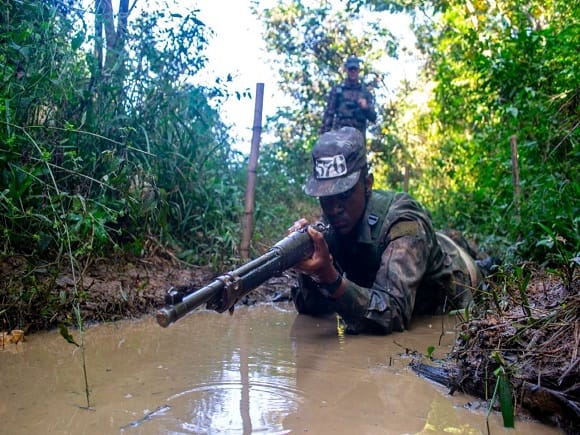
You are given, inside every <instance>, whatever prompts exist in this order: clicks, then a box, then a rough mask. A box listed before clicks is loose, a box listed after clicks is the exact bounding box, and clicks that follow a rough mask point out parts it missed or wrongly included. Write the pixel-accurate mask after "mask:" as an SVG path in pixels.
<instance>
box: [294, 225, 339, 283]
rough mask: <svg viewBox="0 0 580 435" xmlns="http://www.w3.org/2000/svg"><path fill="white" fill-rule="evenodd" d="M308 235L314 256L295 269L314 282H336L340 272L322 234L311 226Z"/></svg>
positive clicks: (297, 265)
mask: <svg viewBox="0 0 580 435" xmlns="http://www.w3.org/2000/svg"><path fill="white" fill-rule="evenodd" d="M307 231H308V235H309V236H310V238H311V239H312V243H313V245H314V252H313V253H312V255H311V256H310V257H309V258H307V259H305V260H303V261H301V262H300V263H298V264H296V266H294V269H295V270H296V271H298V272H301V273H303V274H305V275H309V276H310V277H311V278H312V279H313V280H314V281H316V282H318V283H321V284H325V283H331V282H334V281H336V278H337V276H338V272H337V271H336V269H335V267H334V264H333V262H332V255H331V254H330V252H329V250H328V244H327V243H326V240H324V236H323V235H322V233H321V232H319V231H317V230H316V229H314V228H313V227H311V226H309V227H308V229H307Z"/></svg>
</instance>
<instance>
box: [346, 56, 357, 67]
mask: <svg viewBox="0 0 580 435" xmlns="http://www.w3.org/2000/svg"><path fill="white" fill-rule="evenodd" d="M344 66H345V67H346V68H347V69H348V68H360V59H359V58H358V57H356V56H350V57H349V58H348V59H346V62H345V63H344Z"/></svg>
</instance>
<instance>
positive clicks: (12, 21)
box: [0, 0, 580, 323]
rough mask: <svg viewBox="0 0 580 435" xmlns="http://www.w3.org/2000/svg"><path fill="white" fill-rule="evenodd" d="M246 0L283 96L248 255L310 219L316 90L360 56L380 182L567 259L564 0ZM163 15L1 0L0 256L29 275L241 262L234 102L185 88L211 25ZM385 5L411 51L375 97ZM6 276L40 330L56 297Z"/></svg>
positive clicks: (443, 222) (573, 200)
mask: <svg viewBox="0 0 580 435" xmlns="http://www.w3.org/2000/svg"><path fill="white" fill-rule="evenodd" d="M333 5H334V6H333ZM336 5H338V6H340V7H338V8H337V6H336ZM254 7H255V13H256V14H257V15H259V16H260V17H261V18H262V21H263V24H264V29H265V30H264V39H265V41H266V44H267V48H268V50H269V51H270V52H271V53H273V54H274V55H275V56H276V59H277V60H276V63H275V66H276V68H277V69H278V73H279V77H280V83H279V85H280V89H281V91H282V92H283V93H285V94H286V95H287V96H289V97H290V98H291V99H292V104H290V105H288V106H287V107H280V108H279V110H278V111H277V113H276V115H275V116H273V117H272V119H269V120H267V124H266V130H267V132H268V133H269V137H274V138H275V139H274V140H271V141H270V142H269V143H264V142H263V145H262V154H261V156H260V165H259V174H258V178H259V181H258V191H257V192H256V200H257V202H256V205H255V210H256V215H255V231H254V239H253V242H254V246H253V248H254V249H255V250H257V251H261V250H263V249H265V248H266V247H267V246H269V245H270V244H271V243H273V242H275V241H276V240H278V239H279V238H280V237H281V236H282V235H283V234H284V231H285V229H286V228H287V227H288V225H289V224H290V223H291V222H293V221H294V220H295V219H296V218H297V217H300V216H308V217H311V218H315V217H316V213H317V205H316V203H315V202H314V201H312V200H310V199H308V198H304V195H303V194H302V191H301V185H302V183H303V181H304V179H305V178H306V176H307V175H308V172H309V168H310V159H309V151H310V149H311V147H312V145H313V144H314V142H315V140H316V138H317V135H318V129H319V126H320V119H321V114H322V110H323V107H324V98H325V95H326V93H327V92H328V90H329V88H330V86H331V85H332V84H333V83H334V82H336V81H338V80H340V77H341V65H342V62H343V60H344V58H345V57H346V56H347V55H350V54H353V53H356V54H359V55H361V57H363V59H364V61H365V71H364V72H365V78H366V81H367V86H368V87H369V88H371V89H373V91H374V92H375V95H376V98H377V108H378V111H379V122H378V123H377V124H376V125H374V126H372V128H371V130H370V144H369V146H370V149H371V151H372V158H373V165H374V171H375V174H376V177H375V178H376V179H377V180H378V181H379V187H383V188H395V189H399V188H401V187H402V184H401V183H402V182H401V180H402V174H403V172H404V171H405V170H406V171H407V172H408V173H409V174H410V181H409V192H410V193H411V194H413V195H415V196H416V197H417V198H418V199H420V200H421V201H423V202H424V203H425V205H427V206H428V207H429V208H430V209H431V210H432V212H433V215H434V218H435V221H436V224H437V226H438V227H453V228H456V229H459V230H463V231H465V232H467V233H468V234H470V235H472V236H474V237H477V238H478V239H479V241H480V242H481V243H482V244H483V245H484V247H485V248H486V249H487V250H488V251H491V252H493V251H494V250H496V251H502V252H503V253H505V252H508V253H509V254H510V255H511V256H512V258H513V259H530V260H538V261H540V262H542V263H552V264H553V263H567V262H568V261H569V260H570V258H572V257H574V256H575V255H576V253H578V251H580V236H579V226H580V218H579V217H578V216H579V215H580V213H579V212H578V198H579V197H580V188H579V184H578V179H579V177H578V168H579V167H580V151H579V147H578V140H579V133H578V125H579V122H580V116H579V115H580V109H579V104H578V103H579V99H580V95H579V93H580V86H579V80H580V72H579V68H580V66H579V65H580V63H579V61H578V56H577V53H578V48H579V47H578V45H579V43H578V41H579V40H580V26H579V24H578V21H577V18H576V17H578V16H580V11H579V10H578V9H579V7H580V6H578V3H577V2H565V1H563V0H556V1H550V2H548V1H540V0H535V1H530V2H525V3H522V2H520V1H515V0H501V1H494V2H487V1H485V0H473V1H467V2H465V1H450V2H438V1H420V2H419V1H411V0H410V1H401V2H391V1H380V0H366V1H365V0H360V1H356V0H349V1H344V2H342V3H340V2H326V1H318V0H311V1H306V0H304V1H300V0H288V1H280V2H279V3H278V4H277V5H276V6H274V7H271V8H261V7H260V5H259V2H256V3H255V6H254ZM171 10H172V9H171V5H170V4H167V5H165V7H160V8H156V9H155V10H146V11H144V12H136V11H135V10H132V9H130V5H129V2H127V1H125V0H120V1H119V8H118V11H117V13H116V14H114V13H113V10H112V2H110V1H95V2H94V4H93V5H92V8H91V9H90V10H87V11H84V10H82V9H81V8H80V4H79V3H78V2H75V1H74V0H69V1H66V2H60V1H59V2H53V1H40V0H39V1H27V2H21V1H12V0H0V15H1V16H0V26H1V32H0V79H1V81H2V84H1V86H0V144H1V146H0V210H1V211H0V230H1V231H2V245H1V247H0V254H1V255H2V257H3V258H8V257H12V256H25V257H26V258H27V259H28V261H29V262H30V270H31V271H32V270H33V269H35V268H37V267H38V264H39V262H40V263H44V264H43V266H42V267H43V268H47V269H49V270H51V271H54V274H55V276H56V273H57V271H58V270H59V269H60V268H61V267H62V265H63V262H69V261H70V262H71V266H72V267H73V269H75V270H78V271H82V270H84V268H86V267H88V265H89V264H90V263H91V261H93V260H94V259H95V258H98V257H103V256H109V257H110V256H114V255H123V254H126V253H131V254H134V255H138V256H141V255H148V254H152V253H156V252H158V253H171V255H176V256H178V257H179V258H181V259H183V260H185V261H187V262H189V263H191V264H199V265H210V266H220V267H224V266H226V265H228V264H230V263H235V262H236V261H238V260H237V249H238V246H237V245H238V240H239V238H240V218H241V215H242V212H243V198H244V183H245V177H246V173H245V171H246V165H245V163H246V161H245V158H246V156H243V155H241V154H240V153H239V152H237V151H235V148H234V147H233V145H234V144H233V143H232V139H231V138H230V137H229V135H228V127H227V126H226V125H224V123H223V122H222V120H221V118H220V114H219V108H220V104H221V102H223V101H224V100H225V99H227V98H232V97H234V98H235V97H236V96H238V97H239V96H240V95H243V96H247V95H246V94H245V93H244V92H240V91H238V90H235V89H231V86H230V84H229V82H228V78H227V77H225V78H222V77H216V78H215V83H214V84H213V85H212V86H207V85H202V84H200V81H198V80H197V77H198V75H199V72H200V71H202V70H203V69H204V68H205V67H206V63H207V59H206V56H205V53H204V50H205V48H206V46H207V44H208V41H209V38H211V36H212V32H211V29H208V28H207V27H206V26H205V25H204V23H203V22H201V21H200V19H199V18H198V16H197V13H196V11H195V10H191V11H190V12H188V13H184V14H180V13H175V12H171ZM386 13H406V14H409V15H410V16H411V17H413V30H414V32H415V35H416V38H417V42H418V48H419V50H420V56H421V58H422V59H423V61H424V63H423V65H422V69H421V74H420V78H419V80H418V81H417V82H415V83H410V82H407V83H405V84H404V86H403V87H401V88H400V89H399V91H398V94H397V95H396V97H395V98H391V99H390V100H389V97H387V89H391V86H390V84H389V77H388V76H387V75H386V74H385V73H384V72H382V71H381V70H380V67H378V66H377V65H379V64H380V61H384V60H385V59H387V60H388V59H394V58H396V57H397V56H399V55H400V50H401V48H400V47H399V45H398V40H397V38H396V37H395V36H394V35H393V34H392V33H391V32H390V31H389V29H388V28H385V26H384V24H383V21H381V17H382V16H383V14H386ZM248 104H249V106H250V105H251V102H250V101H249V102H248ZM512 138H513V139H512ZM510 140H511V141H512V142H514V143H515V144H517V146H518V152H519V167H520V169H521V173H520V180H521V185H520V186H519V188H520V190H521V193H520V195H519V197H516V196H514V188H513V182H512V161H511V155H510ZM508 248H509V249H508ZM7 286H8V292H7V294H5V295H2V301H1V302H2V305H1V307H0V314H2V313H3V312H8V311H10V310H12V309H15V307H19V308H18V309H22V306H23V304H24V305H26V306H27V307H28V308H27V309H30V310H34V309H35V310H37V311H41V310H44V311H45V312H44V314H43V316H45V318H46V319H47V323H50V319H52V318H53V316H54V313H55V311H57V309H58V305H59V304H60V303H61V302H63V301H62V300H61V299H62V297H61V296H62V295H61V296H54V295H53V294H51V293H50V292H49V293H47V294H44V295H42V294H41V293H42V290H41V289H40V286H39V284H38V283H36V282H34V279H33V274H31V275H30V282H29V283H28V285H27V287H26V289H23V288H22V286H20V285H19V286H14V287H11V284H10V283H8V284H7ZM79 297H82V294H81V295H80V296H79ZM59 298H60V299H59ZM49 299H50V300H49ZM47 300H49V302H48V303H47V302H46V301H47ZM2 307H3V308H2ZM47 307H48V308H47ZM55 307H56V308H55Z"/></svg>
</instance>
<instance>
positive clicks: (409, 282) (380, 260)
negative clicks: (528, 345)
mask: <svg viewBox="0 0 580 435" xmlns="http://www.w3.org/2000/svg"><path fill="white" fill-rule="evenodd" d="M312 159H313V164H314V170H313V174H312V176H311V177H310V179H309V180H308V182H307V184H306V185H305V188H304V190H305V193H306V194H307V195H310V196H315V197H318V198H319V201H320V206H321V208H322V213H323V221H325V222H326V223H328V224H330V226H331V229H332V233H331V235H330V236H329V237H327V239H328V243H327V241H326V239H325V238H324V237H323V235H322V234H321V233H320V232H318V231H316V229H314V228H312V227H311V226H309V227H308V233H309V235H310V237H311V238H312V240H313V242H314V253H313V254H312V256H311V257H310V258H308V259H306V260H303V261H302V262H300V263H299V264H298V265H296V267H295V268H294V269H295V270H296V271H297V272H299V274H298V285H297V286H296V287H295V288H293V289H292V298H293V301H294V305H295V306H296V309H297V311H298V312H299V313H301V314H309V315H326V314H331V313H338V314H339V315H340V316H341V317H342V319H343V321H344V323H345V324H346V331H347V332H348V333H359V332H369V333H378V334H388V333H390V332H392V331H403V330H404V329H406V328H408V327H409V324H410V322H411V316H412V315H414V314H434V313H437V312H441V311H446V310H448V309H456V308H461V307H465V306H466V305H467V304H468V303H469V302H470V301H472V292H471V290H472V289H475V288H477V286H478V285H479V283H480V281H481V279H482V275H481V271H480V270H479V268H478V266H477V264H476V263H475V261H474V259H473V258H472V257H471V256H470V255H469V254H468V253H467V252H466V251H465V250H463V249H462V248H461V247H460V246H459V245H458V244H457V243H455V242H454V241H453V240H451V239H450V238H449V237H447V236H445V235H444V234H442V233H439V232H436V231H435V230H434V229H433V225H432V221H431V216H430V213H429V212H428V211H427V210H425V209H424V208H423V207H422V206H421V205H420V204H419V203H418V202H417V201H416V200H415V199H413V198H412V197H411V196H409V195H408V194H406V193H397V192H393V191H380V190H372V187H373V175H372V173H370V172H369V169H368V165H367V158H366V151H365V145H364V139H363V136H362V134H361V133H360V132H359V131H358V130H356V129H355V128H352V127H343V128H342V129H340V130H334V131H330V132H327V133H324V134H322V135H321V137H320V138H319V140H318V141H317V143H316V145H315V146H314V148H313V150H312ZM306 225H308V221H307V220H306V219H300V220H298V221H297V222H296V223H295V224H294V225H293V226H292V227H291V228H290V230H289V231H290V232H292V231H295V230H297V229H299V228H302V227H304V226H306Z"/></svg>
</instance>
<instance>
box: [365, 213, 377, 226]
mask: <svg viewBox="0 0 580 435" xmlns="http://www.w3.org/2000/svg"><path fill="white" fill-rule="evenodd" d="M378 221H379V217H378V216H377V215H376V214H374V213H371V214H369V217H368V219H367V223H368V224H369V225H370V226H371V227H373V226H375V225H376V224H377V222H378Z"/></svg>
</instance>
